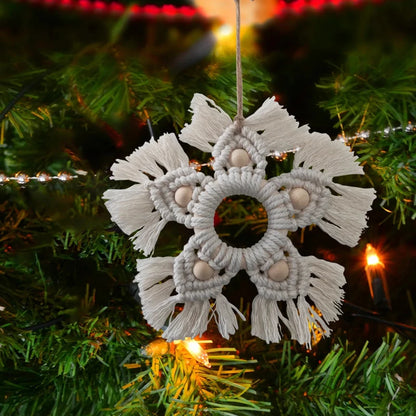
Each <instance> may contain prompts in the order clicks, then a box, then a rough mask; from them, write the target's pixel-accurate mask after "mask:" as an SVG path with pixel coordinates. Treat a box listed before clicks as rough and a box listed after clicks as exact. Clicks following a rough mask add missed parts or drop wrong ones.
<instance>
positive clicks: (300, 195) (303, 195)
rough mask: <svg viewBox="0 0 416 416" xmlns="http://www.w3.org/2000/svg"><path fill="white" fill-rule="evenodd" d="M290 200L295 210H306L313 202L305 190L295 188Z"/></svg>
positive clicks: (291, 192)
mask: <svg viewBox="0 0 416 416" xmlns="http://www.w3.org/2000/svg"><path fill="white" fill-rule="evenodd" d="M289 196H290V200H291V201H292V205H293V208H295V209H299V210H301V209H305V208H306V207H307V206H308V205H309V202H310V200H311V197H310V196H309V193H308V191H307V190H306V189H303V188H293V189H291V190H290V192H289Z"/></svg>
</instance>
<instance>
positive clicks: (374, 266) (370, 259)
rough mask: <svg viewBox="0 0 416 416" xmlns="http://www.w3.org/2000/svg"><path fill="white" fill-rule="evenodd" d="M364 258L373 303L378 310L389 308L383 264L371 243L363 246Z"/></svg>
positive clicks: (388, 295)
mask: <svg viewBox="0 0 416 416" xmlns="http://www.w3.org/2000/svg"><path fill="white" fill-rule="evenodd" d="M365 258H366V266H365V273H366V275H367V280H368V286H369V288H370V294H371V298H372V299H373V301H374V304H375V305H376V307H377V308H378V309H380V310H386V309H391V302H390V294H389V289H388V285H387V277H386V273H385V268H384V264H383V262H382V261H381V260H380V257H379V255H378V253H377V250H376V249H375V248H374V247H373V246H372V245H371V244H367V246H366V248H365Z"/></svg>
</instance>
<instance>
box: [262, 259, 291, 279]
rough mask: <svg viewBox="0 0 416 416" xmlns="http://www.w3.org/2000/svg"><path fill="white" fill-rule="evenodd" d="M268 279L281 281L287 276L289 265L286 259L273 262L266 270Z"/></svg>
mask: <svg viewBox="0 0 416 416" xmlns="http://www.w3.org/2000/svg"><path fill="white" fill-rule="evenodd" d="M267 274H268V276H269V278H270V279H272V280H274V281H275V282H283V280H286V279H287V278H288V276H289V265H288V264H287V261H286V260H279V261H278V262H277V263H275V264H273V266H271V267H270V269H269V271H268V272H267Z"/></svg>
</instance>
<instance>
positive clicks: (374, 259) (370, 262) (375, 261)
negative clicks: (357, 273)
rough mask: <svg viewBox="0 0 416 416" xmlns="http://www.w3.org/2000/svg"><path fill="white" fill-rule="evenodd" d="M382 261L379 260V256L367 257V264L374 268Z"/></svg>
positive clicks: (371, 255)
mask: <svg viewBox="0 0 416 416" xmlns="http://www.w3.org/2000/svg"><path fill="white" fill-rule="evenodd" d="M379 263H380V259H379V258H378V256H377V254H370V255H369V256H367V264H368V265H369V266H374V265H375V264H379Z"/></svg>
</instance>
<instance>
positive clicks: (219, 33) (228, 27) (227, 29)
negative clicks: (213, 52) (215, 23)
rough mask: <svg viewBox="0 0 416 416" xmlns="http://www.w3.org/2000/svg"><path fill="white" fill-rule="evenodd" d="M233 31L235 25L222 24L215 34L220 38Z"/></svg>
mask: <svg viewBox="0 0 416 416" xmlns="http://www.w3.org/2000/svg"><path fill="white" fill-rule="evenodd" d="M232 33H233V27H232V26H231V25H227V24H226V25H222V26H220V27H219V28H218V29H217V30H216V31H215V35H216V36H217V38H218V39H222V38H226V37H228V36H230V35H232Z"/></svg>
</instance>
